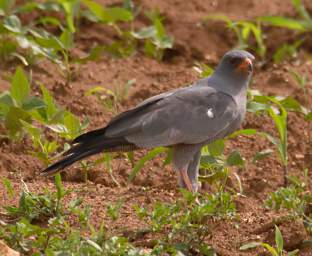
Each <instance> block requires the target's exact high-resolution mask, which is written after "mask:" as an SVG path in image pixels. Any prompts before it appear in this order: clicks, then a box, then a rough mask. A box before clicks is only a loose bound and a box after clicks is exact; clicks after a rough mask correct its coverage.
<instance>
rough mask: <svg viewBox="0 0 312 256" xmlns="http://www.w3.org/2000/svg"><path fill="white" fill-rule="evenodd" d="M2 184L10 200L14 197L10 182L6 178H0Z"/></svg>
mask: <svg viewBox="0 0 312 256" xmlns="http://www.w3.org/2000/svg"><path fill="white" fill-rule="evenodd" d="M2 183H3V185H4V186H5V188H6V190H7V192H8V195H9V197H11V198H12V197H13V196H14V188H13V186H12V183H11V181H10V180H9V179H8V178H7V177H3V178H2Z"/></svg>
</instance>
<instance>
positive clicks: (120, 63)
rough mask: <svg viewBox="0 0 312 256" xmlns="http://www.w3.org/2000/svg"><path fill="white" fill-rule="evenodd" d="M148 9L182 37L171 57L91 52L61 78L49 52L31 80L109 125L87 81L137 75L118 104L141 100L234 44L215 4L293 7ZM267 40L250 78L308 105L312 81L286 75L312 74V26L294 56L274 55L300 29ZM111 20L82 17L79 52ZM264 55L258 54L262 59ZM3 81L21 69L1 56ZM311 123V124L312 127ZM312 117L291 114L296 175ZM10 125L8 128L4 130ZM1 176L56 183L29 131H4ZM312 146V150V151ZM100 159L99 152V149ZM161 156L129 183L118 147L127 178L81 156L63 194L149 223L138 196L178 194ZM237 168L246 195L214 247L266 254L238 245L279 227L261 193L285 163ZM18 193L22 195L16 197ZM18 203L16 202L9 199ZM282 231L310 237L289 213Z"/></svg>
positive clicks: (220, 227) (264, 144)
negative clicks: (87, 164) (213, 16)
mask: <svg viewBox="0 0 312 256" xmlns="http://www.w3.org/2000/svg"><path fill="white" fill-rule="evenodd" d="M100 2H102V3H103V4H112V3H119V2H118V1H100ZM304 2H306V6H307V8H308V10H309V11H310V13H312V2H311V1H308V0H307V1H304ZM137 3H140V4H141V5H142V6H143V10H146V9H155V8H157V9H159V11H160V13H161V14H162V15H163V16H164V17H165V24H166V28H167V29H168V32H169V33H170V34H172V35H173V36H174V38H175V46H174V49H173V50H170V51H168V52H167V53H166V55H165V61H163V62H161V63H159V62H157V61H156V60H153V59H150V58H147V57H146V56H144V54H143V53H137V54H135V55H134V56H131V57H129V58H122V59H118V58H112V57H110V56H105V55H104V56H103V57H102V58H101V59H100V60H99V61H97V62H88V63H86V64H83V65H82V66H81V67H80V68H79V69H78V68H77V70H76V72H75V74H76V76H75V79H74V81H73V82H72V83H71V84H70V85H69V86H64V81H63V78H62V77H61V76H60V75H59V72H58V71H57V67H56V66H55V65H54V64H51V63H50V62H48V61H42V62H41V63H39V65H37V66H36V67H34V68H33V69H32V72H33V81H34V84H33V88H34V90H38V85H39V84H40V83H44V84H45V85H46V86H47V88H48V89H49V90H51V92H52V94H53V96H54V98H55V99H56V101H57V103H58V104H59V105H62V106H64V107H66V108H68V109H70V110H71V111H72V112H73V113H74V114H76V115H77V116H79V117H80V118H81V120H82V119H83V118H84V117H85V116H88V117H89V119H90V126H89V128H88V129H94V128H98V127H101V126H104V125H105V123H106V122H108V121H109V120H110V118H111V117H112V113H110V112H108V111H107V110H105V108H103V106H102V105H101V104H100V103H99V102H98V101H97V100H96V98H95V96H84V93H85V92H86V90H88V89H90V88H92V87H94V86H103V87H105V88H112V87H114V86H120V85H123V84H125V83H126V82H127V81H128V80H130V79H135V80H136V82H135V84H134V85H133V86H132V87H131V89H130V94H129V97H128V99H127V100H125V101H124V102H123V103H122V104H121V106H120V108H119V111H123V110H126V109H127V108H129V107H132V106H135V105H136V104H137V103H139V102H140V101H141V100H143V99H145V98H147V97H150V96H152V95H155V94H158V93H160V92H163V91H166V90H169V89H172V88H177V87H181V86H185V85H189V84H191V83H192V82H193V81H195V80H196V79H197V78H198V77H199V75H198V73H197V72H196V71H195V70H194V68H193V67H194V63H195V62H196V61H201V62H205V63H208V64H209V65H211V66H215V65H216V64H217V62H218V60H219V58H220V57H221V56H222V55H223V54H224V53H225V52H226V51H228V50H229V49H231V48H233V47H234V46H235V43H236V41H235V37H234V35H233V34H232V33H231V32H230V31H229V30H228V29H227V28H226V27H225V25H224V24H222V23H219V22H208V23H205V24H202V23H201V21H202V20H203V18H204V17H205V16H206V15H208V14H210V13H224V14H226V15H228V16H229V17H231V18H233V19H246V18H252V17H256V16H260V15H276V14H278V15H289V16H293V15H295V11H294V9H293V7H292V5H291V1H285V0H262V1H258V0H241V1H234V0H219V1H217V0H215V1H214V0H206V1H203V0H192V1H183V0H170V1H168V0H142V1H139V2H137ZM140 23H141V24H147V20H146V19H145V18H144V17H143V15H142V17H141V16H139V17H138V21H137V24H140ZM265 32H266V33H267V35H268V38H269V39H270V40H267V42H266V44H267V46H268V52H269V54H268V59H267V62H266V63H264V64H263V65H256V67H255V72H254V79H253V82H252V85H251V86H252V88H254V89H259V90H260V91H262V92H263V93H264V94H269V95H273V94H274V95H284V96H285V95H291V96H292V97H294V98H296V99H298V100H299V101H300V102H301V103H302V104H304V105H305V106H306V107H310V108H312V100H311V97H312V84H311V83H310V84H308V85H307V88H308V94H307V95H306V96H304V95H303V93H302V91H301V90H300V88H299V86H298V85H297V84H296V83H295V81H294V80H293V79H292V77H291V76H290V75H289V72H288V71H289V70H290V69H293V70H296V71H298V72H301V73H306V74H308V76H309V78H310V80H312V58H310V59H309V58H308V57H307V56H309V55H311V54H312V47H311V46H310V45H309V42H312V34H310V35H307V39H306V41H305V42H306V43H304V45H303V47H302V48H301V49H300V52H299V55H298V58H297V59H296V60H294V61H290V62H288V63H284V64H280V65H276V64H273V62H272V60H271V59H270V56H271V55H270V53H273V52H274V51H275V50H276V49H277V48H278V47H279V46H280V44H281V43H282V42H284V41H285V40H286V41H288V42H292V40H293V39H294V37H293V36H294V35H293V34H291V33H289V32H287V31H285V32H280V31H276V29H272V28H271V29H268V30H267V31H265ZM113 37H114V35H113V34H112V32H111V31H110V30H109V29H108V28H107V26H104V25H99V24H91V23H86V24H84V23H83V24H82V25H81V27H80V33H78V34H77V39H76V47H75V48H76V49H75V52H74V54H77V55H84V54H87V52H88V51H89V50H90V49H91V47H92V46H93V45H94V43H98V44H105V43H108V42H111V41H112V40H113V39H114V38H113ZM258 62H259V59H258ZM0 66H1V70H0V76H1V78H0V90H1V91H2V90H6V89H8V87H9V82H7V81H5V77H6V76H7V75H8V74H12V73H13V72H14V70H15V66H14V65H10V66H7V65H3V64H1V65H0ZM309 125H310V127H309ZM243 127H244V128H256V129H259V130H263V131H268V132H270V133H273V134H276V131H275V128H274V124H273V123H272V121H271V120H269V119H266V118H263V117H261V118H260V117H256V116H255V115H253V114H248V115H247V118H246V121H245V122H244V125H243ZM311 128H312V125H311V124H309V123H308V122H306V121H304V119H303V118H302V116H300V115H299V114H296V113H290V114H289V120H288V129H289V133H288V136H289V138H288V143H289V148H288V153H289V157H290V159H289V163H290V168H289V169H290V170H289V172H290V175H302V171H303V169H304V167H306V168H309V169H310V170H311V169H312V161H311V160H312V159H311V154H312V146H311V145H312V141H311V138H312V132H311ZM1 132H2V133H3V130H2V131H1ZM0 145H1V148H0V176H7V177H9V178H10V179H11V180H12V181H13V185H14V188H15V189H16V190H19V189H20V187H21V183H20V177H22V178H23V179H24V180H25V181H26V183H27V185H28V186H29V188H30V190H32V191H38V190H41V189H42V188H45V187H49V188H53V182H52V180H51V179H47V178H41V177H38V175H37V174H38V172H39V170H40V169H41V168H43V164H42V163H41V162H39V161H38V160H37V159H36V158H34V157H33V156H32V155H31V154H30V153H29V150H30V145H31V143H30V141H29V140H28V139H25V140H24V141H23V142H22V143H12V142H11V141H8V140H7V139H0ZM234 148H235V149H238V150H239V151H240V152H241V153H242V155H243V156H244V157H245V158H246V159H247V160H248V159H252V157H253V155H254V154H255V153H256V152H258V151H260V150H264V149H267V148H273V146H272V145H271V144H270V143H269V142H268V141H266V140H265V139H259V137H253V136H248V137H247V136H240V137H239V138H236V139H234V140H231V141H229V142H228V144H227V150H232V149H234ZM144 153H145V152H143V151H141V152H136V153H135V158H136V159H139V158H140V157H141V156H143V155H144ZM309 156H310V158H309ZM95 159H96V157H95ZM162 159H163V158H161V157H159V158H157V159H155V160H154V161H151V162H149V163H148V164H147V165H146V166H145V167H144V169H143V171H142V172H141V173H140V175H139V176H138V177H137V178H136V179H135V180H134V182H133V183H131V184H128V183H127V177H128V175H129V173H130V171H131V165H130V163H129V162H126V161H125V160H124V158H123V157H120V159H119V158H118V157H117V159H115V160H114V161H113V172H114V175H115V177H116V179H117V180H118V182H119V183H120V184H121V186H120V187H117V186H116V185H115V183H113V181H112V180H111V178H110V176H109V174H108V172H107V170H105V168H104V167H103V166H100V167H96V168H94V169H93V170H91V174H90V181H89V182H87V183H84V182H82V171H81V170H80V169H79V167H80V165H78V164H77V165H74V166H72V167H70V168H69V169H68V172H67V174H66V175H65V176H64V179H65V181H64V186H65V187H66V188H72V189H73V191H74V192H73V193H71V195H70V196H69V197H68V198H66V200H70V199H71V198H75V197H81V198H83V200H84V204H89V205H91V206H92V208H93V215H92V221H93V222H94V223H100V221H98V220H102V219H104V220H105V223H106V226H107V228H108V229H109V230H111V231H112V232H115V233H123V231H125V230H133V229H136V228H140V227H144V223H142V222H141V221H140V220H139V219H138V218H137V217H136V215H135V212H134V210H133V205H134V204H139V205H144V206H151V205H153V204H154V203H155V202H156V201H166V202H172V201H174V200H176V198H178V197H179V196H181V195H180V193H179V191H178V189H177V183H176V177H175V173H174V172H173V171H172V170H171V168H170V166H166V167H164V168H162V167H161V166H162ZM235 171H237V172H238V174H239V176H240V178H241V180H242V185H243V189H244V195H245V196H244V197H239V198H238V199H237V201H236V206H237V210H238V213H239V215H240V220H239V222H238V223H237V222H231V221H226V222H220V223H216V226H215V229H214V232H213V234H212V237H211V238H210V240H209V241H208V242H209V243H211V244H212V245H213V247H214V248H215V249H216V250H217V253H218V255H223V256H230V255H233V256H235V255H246V256H247V255H266V254H264V253H263V251H262V250H261V249H257V250H253V251H247V252H241V251H239V249H238V248H239V247H240V246H241V245H242V244H244V243H246V242H248V241H252V240H255V239H256V240H258V239H263V240H265V241H267V242H270V243H272V242H273V238H272V237H273V233H274V229H273V228H269V229H261V227H263V226H264V225H265V223H267V222H270V220H272V218H273V217H276V216H279V215H280V214H282V213H276V212H273V211H268V210H266V209H264V207H263V200H264V199H265V198H266V197H267V196H268V195H269V193H270V192H272V191H275V190H276V189H278V188H279V187H280V186H281V185H282V183H283V171H282V168H281V165H280V163H279V161H278V157H277V155H272V156H270V157H268V158H266V159H264V160H262V161H259V162H258V163H256V164H251V163H250V164H248V166H247V168H246V169H245V170H235ZM309 181H310V190H311V189H312V172H311V171H310V174H309ZM230 183H232V184H236V180H235V178H234V176H233V175H230ZM2 186H3V185H2V183H0V206H3V205H4V204H8V203H9V202H10V199H9V198H6V194H5V193H4V191H5V190H4V188H3V187H2ZM120 199H122V200H124V201H125V204H124V205H123V207H122V209H121V212H120V213H121V216H120V218H119V220H117V221H116V222H111V220H110V219H109V218H108V217H107V216H105V209H106V206H107V205H108V204H110V203H114V202H118V201H119V200H120ZM16 200H17V199H16ZM12 203H14V202H12ZM280 228H281V231H282V233H283V236H284V239H285V246H286V249H294V248H296V246H297V245H298V244H300V242H301V241H303V240H304V239H306V238H307V237H308V234H307V233H306V232H305V230H304V228H303V226H302V223H283V224H281V225H280ZM144 239H146V238H144V237H143V238H140V241H135V242H134V244H136V243H137V244H143V245H144ZM299 255H305V256H308V255H312V250H311V249H304V250H301V251H300V253H299Z"/></svg>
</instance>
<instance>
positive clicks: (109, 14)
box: [83, 0, 133, 24]
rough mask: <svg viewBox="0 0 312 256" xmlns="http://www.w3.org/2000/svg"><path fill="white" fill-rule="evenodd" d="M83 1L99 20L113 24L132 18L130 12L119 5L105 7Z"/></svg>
mask: <svg viewBox="0 0 312 256" xmlns="http://www.w3.org/2000/svg"><path fill="white" fill-rule="evenodd" d="M83 3H84V4H85V5H86V6H87V7H88V8H89V10H90V11H91V12H92V13H93V14H94V15H95V16H96V17H97V18H98V19H99V20H100V21H101V22H104V23H112V24H114V23H116V22H118V21H131V20H133V15H132V13H131V12H130V11H128V10H126V9H123V8H120V7H111V8H105V7H103V6H102V5H100V4H98V3H96V2H94V1H89V0H83Z"/></svg>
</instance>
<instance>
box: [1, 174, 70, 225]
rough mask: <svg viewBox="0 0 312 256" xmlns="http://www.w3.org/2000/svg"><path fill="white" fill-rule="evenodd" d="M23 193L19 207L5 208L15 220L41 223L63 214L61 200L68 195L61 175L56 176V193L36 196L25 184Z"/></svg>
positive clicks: (47, 192)
mask: <svg viewBox="0 0 312 256" xmlns="http://www.w3.org/2000/svg"><path fill="white" fill-rule="evenodd" d="M22 184H23V187H22V192H21V195H20V200H19V204H18V206H17V207H16V206H4V209H5V210H6V212H7V215H9V216H11V217H12V218H14V219H21V218H25V219H27V220H28V221H30V222H36V221H38V222H40V221H42V220H46V219H49V218H51V217H54V216H58V215H60V214H61V211H62V209H61V207H60V206H61V200H62V199H63V198H64V196H65V195H66V192H65V191H64V189H63V187H62V183H61V179H60V175H59V174H58V175H56V176H55V186H56V189H57V191H56V192H55V193H53V192H50V191H48V190H46V191H44V193H43V194H34V193H32V192H30V191H29V189H28V187H27V185H26V184H25V183H24V182H23V183H22Z"/></svg>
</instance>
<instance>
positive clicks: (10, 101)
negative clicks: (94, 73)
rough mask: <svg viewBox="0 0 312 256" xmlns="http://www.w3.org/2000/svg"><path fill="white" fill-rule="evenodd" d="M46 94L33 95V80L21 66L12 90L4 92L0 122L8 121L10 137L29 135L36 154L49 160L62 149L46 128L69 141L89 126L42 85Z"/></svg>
mask: <svg viewBox="0 0 312 256" xmlns="http://www.w3.org/2000/svg"><path fill="white" fill-rule="evenodd" d="M40 89H41V93H42V96H41V97H40V96H32V95H31V82H30V79H28V77H27V76H26V74H25V72H24V71H23V69H22V68H20V67H19V68H17V69H16V72H15V74H14V76H13V78H12V81H11V87H10V90H9V91H4V92H3V93H1V94H0V121H2V122H3V123H4V126H5V128H6V131H7V135H8V136H9V138H11V139H13V140H17V141H20V140H21V138H23V137H24V136H25V135H28V136H29V137H30V138H31V140H32V142H33V148H34V151H32V154H33V155H35V156H36V157H38V158H39V159H40V160H42V161H44V162H45V164H48V163H49V159H50V156H51V154H53V153H55V152H56V150H57V149H58V148H59V145H58V143H57V141H56V140H53V141H51V140H48V139H47V138H46V136H45V134H44V131H45V129H44V128H45V127H46V128H49V129H50V130H52V131H54V132H56V133H57V134H58V135H59V136H60V137H62V138H65V139H67V140H72V139H74V138H76V137H77V136H78V135H79V134H81V133H82V131H83V130H84V129H85V128H86V126H87V125H88V120H87V119H85V121H84V122H83V123H81V122H80V121H79V119H78V117H76V116H75V115H74V114H72V113H71V112H69V111H67V110H63V109H60V108H58V107H57V105H56V104H55V101H54V99H53V97H52V95H51V94H50V93H49V91H48V90H47V89H46V88H45V87H44V86H43V85H41V86H40Z"/></svg>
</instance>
